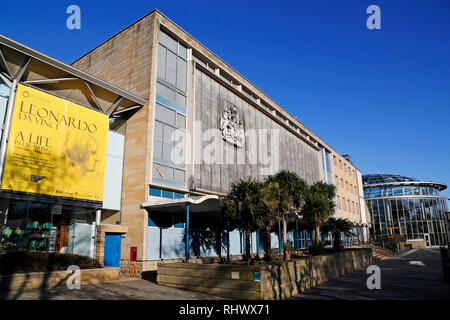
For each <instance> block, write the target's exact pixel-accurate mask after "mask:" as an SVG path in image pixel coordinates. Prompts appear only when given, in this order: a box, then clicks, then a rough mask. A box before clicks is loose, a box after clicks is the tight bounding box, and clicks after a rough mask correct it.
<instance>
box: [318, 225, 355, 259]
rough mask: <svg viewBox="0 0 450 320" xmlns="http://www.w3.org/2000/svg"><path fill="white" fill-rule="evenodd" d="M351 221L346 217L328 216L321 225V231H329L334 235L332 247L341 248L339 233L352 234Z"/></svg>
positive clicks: (337, 249) (338, 249)
mask: <svg viewBox="0 0 450 320" xmlns="http://www.w3.org/2000/svg"><path fill="white" fill-rule="evenodd" d="M352 229H353V223H352V222H351V221H350V220H348V219H342V218H329V219H328V220H327V221H326V222H325V223H324V224H323V226H322V231H323V232H331V233H332V234H333V237H334V244H333V247H334V249H335V250H336V251H340V250H341V245H340V244H341V233H343V234H344V235H345V236H347V237H349V236H352V235H353V233H352V232H351V230H352Z"/></svg>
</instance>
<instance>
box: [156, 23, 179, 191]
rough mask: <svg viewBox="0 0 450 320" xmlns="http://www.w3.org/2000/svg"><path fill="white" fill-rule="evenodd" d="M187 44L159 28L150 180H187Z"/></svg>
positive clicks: (167, 182)
mask: <svg viewBox="0 0 450 320" xmlns="http://www.w3.org/2000/svg"><path fill="white" fill-rule="evenodd" d="M186 91H187V48H186V47H185V46H183V45H182V44H181V43H180V42H178V41H176V40H175V39H173V38H172V37H170V36H169V35H167V34H166V33H164V32H163V31H161V30H160V33H159V45H158V68H157V83H156V105H155V129H154V146H153V170H152V174H153V176H152V177H153V180H154V181H155V182H159V183H164V184H170V185H173V186H178V187H183V186H184V185H185V182H186V177H185V176H186V174H185V149H186Z"/></svg>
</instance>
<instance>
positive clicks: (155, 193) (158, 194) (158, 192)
mask: <svg viewBox="0 0 450 320" xmlns="http://www.w3.org/2000/svg"><path fill="white" fill-rule="evenodd" d="M149 194H150V195H151V196H154V197H161V189H158V188H150V192H149Z"/></svg>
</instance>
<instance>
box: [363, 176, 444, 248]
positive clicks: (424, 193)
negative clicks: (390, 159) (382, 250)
mask: <svg viewBox="0 0 450 320" xmlns="http://www.w3.org/2000/svg"><path fill="white" fill-rule="evenodd" d="M373 176H374V175H368V176H363V184H364V196H365V199H366V204H367V209H368V212H369V216H370V218H369V220H370V222H371V223H370V228H369V230H370V235H371V237H373V238H381V237H384V236H386V235H387V233H388V232H389V231H388V230H389V229H388V228H389V227H399V228H401V233H402V234H403V235H404V236H405V237H406V239H407V240H425V241H426V244H427V245H428V246H438V245H445V244H447V243H448V240H449V239H448V230H447V221H448V217H447V216H446V215H447V213H446V212H448V204H447V198H446V197H443V196H440V195H439V192H440V191H441V190H443V189H444V188H445V187H444V186H445V185H444V184H433V183H431V182H421V181H418V180H416V179H412V178H408V177H402V176H396V175H387V179H386V181H387V182H384V180H383V179H382V175H376V176H378V177H377V178H376V179H374V178H373ZM380 176H381V179H380ZM392 177H395V180H394V179H393V178H392ZM409 179H410V180H409ZM399 180H400V181H399ZM408 182H413V183H414V184H413V185H411V184H408ZM372 185H373V186H372Z"/></svg>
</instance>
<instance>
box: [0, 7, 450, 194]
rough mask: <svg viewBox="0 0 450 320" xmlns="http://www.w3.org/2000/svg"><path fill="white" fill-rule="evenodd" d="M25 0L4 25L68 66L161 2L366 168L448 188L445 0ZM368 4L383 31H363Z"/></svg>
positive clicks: (449, 23)
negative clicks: (76, 24) (78, 17)
mask: <svg viewBox="0 0 450 320" xmlns="http://www.w3.org/2000/svg"><path fill="white" fill-rule="evenodd" d="M22 3H23V2H22ZM22 3H21V5H20V7H19V6H18V5H17V4H16V3H15V2H13V1H7V2H6V1H3V2H2V5H1V11H0V33H2V34H4V35H6V36H8V37H11V38H13V39H15V40H17V41H20V42H22V43H24V44H26V45H28V46H31V47H32V48H35V49H37V50H39V51H42V52H44V53H46V54H48V55H50V56H53V57H55V58H57V59H60V60H62V61H64V62H67V63H71V62H72V61H74V60H75V59H76V58H77V57H79V56H81V55H83V54H84V53H86V52H87V51H89V50H90V49H92V48H94V47H95V46H96V45H98V44H99V43H101V42H102V41H104V40H106V39H107V38H109V37H110V36H112V35H114V34H115V33H117V32H118V31H120V30H121V29H123V28H124V27H126V26H128V25H129V24H131V23H132V22H134V21H135V20H137V19H139V18H140V17H142V16H143V15H145V14H146V13H148V12H149V11H151V10H152V9H154V8H158V9H159V10H161V11H162V12H163V13H164V14H165V15H167V16H168V17H169V18H170V19H172V20H173V21H174V22H175V23H177V24H178V25H179V26H181V27H182V28H183V29H185V30H186V31H187V32H189V33H190V34H191V35H192V36H194V37H195V38H196V39H198V40H199V41H200V42H202V43H203V44H204V45H206V46H207V47H208V48H210V49H211V50H212V51H213V52H214V53H216V54H217V55H218V56H220V57H221V58H222V59H224V60H225V61H226V62H227V63H228V64H230V65H231V66H233V67H234V68H235V69H236V70H238V71H239V72H240V73H241V74H242V75H243V76H245V77H246V78H247V79H249V80H250V81H252V82H253V83H254V84H256V86H258V87H259V88H260V89H262V90H263V91H264V92H266V93H267V94H268V95H269V96H271V97H272V98H273V99H274V100H275V101H277V102H278V103H279V104H280V105H282V106H283V107H284V108H286V109H287V110H288V111H289V112H290V113H292V114H293V115H295V116H297V117H298V119H299V120H300V121H302V122H303V123H304V124H305V125H306V126H307V127H309V128H310V129H311V130H313V131H314V132H315V133H317V134H318V135H319V136H320V137H321V138H323V139H324V140H325V141H327V143H328V144H330V145H331V146H332V147H333V148H334V149H336V150H337V151H338V152H340V153H349V154H350V155H351V156H352V159H353V162H354V163H355V165H356V166H357V167H359V168H360V170H361V171H362V172H363V174H365V173H380V172H388V173H398V174H404V175H408V176H413V177H416V178H421V179H429V180H436V181H441V182H445V183H447V184H449V185H450V130H449V117H450V2H449V1H448V0H442V1H437V0H430V1H417V0H396V1H393V0H390V1H380V0H371V1H357V0H352V1H317V0H308V1H270V2H269V1H242V0H241V1H212V0H210V1H149V0H147V1H134V0H128V1H123V0H121V1H104V2H103V1H77V0H74V1H62V0H58V1H25V2H24V4H22ZM70 4H77V5H79V6H80V8H81V13H82V21H81V30H73V31H70V30H68V29H67V28H66V18H67V16H68V15H67V14H66V8H67V6H68V5H70ZM371 4H376V5H378V6H379V7H380V8H381V30H368V29H367V28H366V19H367V17H368V16H369V15H368V14H366V8H367V7H368V6H369V5H371ZM444 194H445V195H447V196H450V192H449V191H448V190H446V191H445V192H444Z"/></svg>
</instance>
